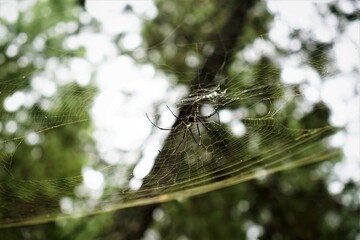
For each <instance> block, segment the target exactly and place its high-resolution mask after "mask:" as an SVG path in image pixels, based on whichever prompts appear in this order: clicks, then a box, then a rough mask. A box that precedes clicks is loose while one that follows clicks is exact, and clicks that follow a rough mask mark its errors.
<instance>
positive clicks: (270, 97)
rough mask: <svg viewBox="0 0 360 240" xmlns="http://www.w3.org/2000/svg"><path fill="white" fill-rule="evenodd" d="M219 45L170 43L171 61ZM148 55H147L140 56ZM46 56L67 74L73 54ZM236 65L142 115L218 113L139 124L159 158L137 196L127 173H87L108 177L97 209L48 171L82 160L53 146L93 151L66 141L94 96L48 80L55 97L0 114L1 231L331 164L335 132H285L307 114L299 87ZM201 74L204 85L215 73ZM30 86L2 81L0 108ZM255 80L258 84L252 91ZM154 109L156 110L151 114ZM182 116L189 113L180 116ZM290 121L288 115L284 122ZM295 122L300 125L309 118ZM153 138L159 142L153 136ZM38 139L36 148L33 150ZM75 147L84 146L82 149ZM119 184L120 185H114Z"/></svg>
mask: <svg viewBox="0 0 360 240" xmlns="http://www.w3.org/2000/svg"><path fill="white" fill-rule="evenodd" d="M264 38H265V37H264V36H261V37H260V39H264ZM224 41H225V39H219V38H217V39H215V40H214V39H213V40H210V41H207V42H194V43H190V44H186V45H184V44H182V43H180V44H179V43H175V47H176V48H178V50H177V52H182V51H187V52H189V51H191V52H193V53H195V54H198V55H201V54H199V52H200V51H201V49H203V47H204V46H206V45H207V44H209V45H211V44H213V43H215V44H223V42H224ZM168 46H169V44H168V43H165V42H161V43H160V44H158V45H157V47H160V48H166V47H168ZM153 49H154V48H148V49H146V51H150V50H153ZM48 50H53V51H54V54H56V55H57V56H58V59H59V61H60V62H57V64H59V65H61V66H63V67H65V68H66V66H67V64H68V63H67V57H68V56H69V55H71V54H74V55H76V54H77V52H75V51H73V52H71V51H70V52H69V51H67V50H63V49H59V48H53V49H50V48H48ZM231 50H232V49H224V50H223V55H224V56H226V53H227V52H229V51H231ZM325 51H326V49H325V48H324V49H322V48H321V47H320V48H318V50H317V54H316V56H315V57H314V59H316V58H318V59H319V58H320V59H322V58H325V57H324V53H325ZM300 58H301V60H302V63H303V64H307V62H308V58H307V56H300ZM205 59H206V57H205ZM242 60H243V59H238V57H237V56H236V55H233V56H232V57H230V58H225V60H224V62H221V66H224V65H225V64H227V63H231V64H232V67H230V66H229V67H228V70H225V69H223V68H222V67H220V68H219V69H216V70H215V71H214V73H215V76H213V77H216V78H218V79H219V80H218V81H217V83H216V84H215V85H212V86H203V85H201V84H199V83H192V85H190V87H189V88H188V92H187V94H183V98H177V99H176V101H174V102H166V101H163V102H160V103H155V104H153V108H152V110H151V111H149V118H150V119H152V121H154V123H155V124H156V125H158V126H162V124H163V123H164V121H160V120H161V119H162V118H163V116H164V115H168V116H170V119H171V118H173V120H172V121H173V122H174V121H176V120H177V119H176V118H175V117H174V116H173V115H172V114H171V112H170V111H169V110H168V109H167V108H166V105H168V106H169V108H170V109H171V110H172V111H173V112H174V114H175V115H176V116H178V117H179V118H180V119H185V120H186V119H188V117H189V114H194V112H193V110H192V109H191V106H194V104H199V110H200V111H199V113H198V114H199V116H208V115H209V114H211V113H212V112H214V111H215V110H216V111H217V112H218V113H219V115H217V114H214V115H213V116H212V117H210V118H208V119H204V120H203V124H202V123H199V122H198V124H196V122H192V123H189V122H183V121H184V120H182V121H180V120H178V122H177V123H176V122H175V125H172V126H173V127H172V126H171V124H172V122H170V123H169V122H165V124H166V126H167V127H169V128H172V129H173V130H171V131H166V132H163V131H162V130H160V129H157V128H156V127H154V126H152V125H151V123H150V122H148V121H147V119H146V117H145V114H141V115H142V120H143V121H142V123H143V124H147V125H148V126H149V127H151V128H152V130H151V134H149V136H155V138H156V137H159V139H160V140H159V141H161V139H162V140H163V144H162V146H161V147H160V148H159V149H155V148H156V147H152V149H153V151H155V152H157V153H158V154H157V156H156V158H155V159H154V164H153V166H152V168H151V172H150V173H148V174H147V175H146V176H145V177H144V178H143V179H141V182H142V184H141V186H140V187H139V188H138V189H134V188H131V186H130V185H129V184H128V182H129V181H131V180H132V179H134V178H136V176H135V174H134V172H133V171H132V169H133V167H129V166H127V167H125V164H123V165H122V164H113V165H111V164H104V163H103V162H100V163H96V164H94V165H95V166H96V169H97V170H98V172H100V173H101V174H102V175H103V176H105V181H104V186H103V189H102V193H101V197H98V198H96V200H94V201H89V198H87V197H84V196H83V195H81V194H78V192H77V191H78V189H79V186H80V185H81V184H82V183H83V181H84V178H85V177H84V176H82V175H79V174H78V172H77V170H74V173H69V172H66V173H63V172H61V170H60V171H59V172H57V171H55V170H53V169H57V168H60V167H61V163H62V161H64V162H67V161H71V160H72V159H76V158H77V157H79V158H81V157H82V156H77V155H76V154H75V153H74V152H73V151H71V152H70V153H69V154H68V153H66V151H65V152H64V153H63V155H62V156H61V158H59V159H57V158H56V156H52V155H51V149H50V147H54V146H59V147H60V146H61V144H57V143H56V141H60V142H64V141H65V142H66V141H69V145H72V141H74V142H75V143H77V144H79V145H80V146H79V147H78V148H76V149H79V150H80V151H81V152H85V151H87V150H86V149H88V148H87V146H92V145H91V144H89V143H88V142H86V139H87V141H89V142H91V140H90V138H89V136H88V135H89V132H87V131H88V130H84V131H82V132H81V133H80V135H81V137H80V141H75V140H74V139H73V137H71V133H72V131H75V130H76V129H77V128H80V127H81V128H83V129H88V128H89V125H91V118H90V117H89V112H88V111H89V106H91V101H92V99H93V97H94V95H95V94H96V91H97V90H96V89H95V88H93V87H86V88H85V87H79V85H77V84H74V83H67V82H66V83H63V82H61V81H59V79H58V78H57V76H55V75H54V76H52V78H50V79H51V81H53V82H55V83H56V84H55V86H56V88H57V91H55V92H54V94H52V95H49V96H46V95H42V96H41V95H40V96H39V95H38V96H36V97H37V101H34V102H33V103H32V104H31V103H29V105H28V106H26V104H24V107H23V108H22V109H20V110H19V111H16V112H15V113H16V114H14V113H13V112H11V111H10V112H9V111H6V110H4V109H1V113H0V114H1V122H2V123H3V124H4V128H6V129H7V132H6V133H4V134H2V136H1V141H0V143H1V154H0V164H1V168H0V174H1V181H2V183H1V186H0V196H1V204H0V209H1V215H0V216H1V218H0V226H1V227H11V226H19V225H28V224H37V223H41V222H48V221H53V220H55V219H62V218H69V217H78V216H86V215H90V214H96V213H100V212H106V211H113V210H116V209H121V208H127V207H133V206H141V205H146V204H152V203H158V202H164V201H170V200H174V199H179V198H186V197H190V196H194V195H198V194H201V193H205V192H209V191H214V190H217V189H221V188H224V187H227V186H231V185H234V184H238V183H241V182H245V181H248V180H250V179H256V178H260V179H261V178H264V177H266V176H267V175H269V174H271V173H274V172H278V171H282V170H287V169H291V168H296V167H299V166H302V165H306V164H310V163H313V162H319V161H324V160H329V159H332V158H334V157H335V156H337V154H338V152H337V151H335V150H331V149H328V148H326V147H324V139H325V138H326V137H328V136H330V135H331V134H332V133H333V132H334V129H333V128H332V127H330V126H317V127H312V128H301V127H300V128H298V125H296V124H294V125H295V126H292V125H291V118H294V116H296V114H295V113H294V112H296V106H297V105H301V104H304V102H306V99H305V98H304V97H303V96H302V94H301V91H299V89H298V88H299V86H298V85H284V84H282V83H280V82H279V81H275V80H274V81H268V79H269V78H270V79H272V78H275V77H274V76H277V77H278V76H280V72H281V68H280V66H273V65H272V64H270V63H266V62H265V63H264V64H263V65H262V66H261V67H260V68H258V69H256V68H251V70H249V69H250V68H249V67H248V66H243V67H238V66H237V64H238V62H240V61H242ZM259 61H260V60H259ZM259 61H255V62H254V63H252V64H254V65H255V64H257V63H259ZM319 62H320V61H319ZM55 65H56V64H55ZM249 65H251V64H250V63H249ZM157 66H158V67H160V66H162V67H164V68H165V71H166V69H167V71H166V72H168V73H169V72H170V73H172V74H178V75H179V76H180V77H179V79H180V80H179V81H180V82H181V79H186V78H189V76H192V77H193V78H194V77H195V78H196V79H198V78H201V77H202V76H201V73H200V72H199V68H200V67H199V66H196V67H194V68H192V70H190V71H181V70H180V71H179V70H175V69H174V67H173V66H172V65H169V63H168V62H166V61H164V62H160V63H158V64H157ZM329 66H330V65H329ZM311 67H312V68H313V69H314V71H316V72H317V74H319V75H320V77H322V78H325V77H328V76H331V74H332V72H331V71H329V70H328V69H325V70H324V65H323V64H316V63H315V64H313V65H312V66H311ZM234 69H235V70H234ZM226 71H227V72H226ZM248 71H250V72H248ZM206 74H208V75H209V76H210V75H211V74H213V73H209V72H206ZM36 77H39V74H38V72H27V71H26V69H25V70H23V71H19V72H17V73H16V74H15V75H14V77H12V78H7V79H5V80H4V81H1V82H0V89H1V97H2V101H4V102H5V101H9V100H7V99H9V97H10V96H14V94H18V95H17V96H18V97H19V96H21V97H22V98H27V97H29V96H31V95H32V94H34V89H26V88H25V89H23V86H24V85H26V84H27V82H28V81H30V79H34V78H36ZM256 78H260V79H262V80H261V81H258V82H257V81H253V79H256ZM32 81H34V80H32ZM25 102H26V101H25ZM4 104H5V103H4ZM312 107H315V106H312ZM159 109H162V110H161V111H158V110H159ZM184 109H189V110H188V111H187V112H186V114H185V115H184ZM319 110H322V109H319ZM159 112H161V113H159ZM289 114H291V115H290V116H288V115H289ZM298 114H300V115H301V114H302V115H306V111H303V112H301V111H300V113H298ZM14 116H16V118H14ZM184 117H185V118H184ZM26 118H31V121H30V122H28V121H26ZM14 119H16V121H15V120H14ZM21 119H25V120H23V121H21ZM164 119H169V117H167V118H164ZM289 119H290V120H289ZM289 122H290V123H289ZM184 123H185V124H184ZM189 124H190V125H189ZM12 126H15V127H13V128H14V130H11V129H12ZM198 127H199V131H198ZM190 129H191V133H190ZM56 131H62V132H63V133H64V132H65V134H64V138H63V139H59V136H58V135H57V134H56ZM159 133H160V134H163V135H161V136H158V135H156V134H159ZM191 134H192V135H193V136H192V135H191ZM32 136H35V140H31V138H32ZM126 137H127V136H124V138H126ZM37 138H43V140H42V141H40V140H36V139H37ZM81 138H83V139H85V140H83V141H81ZM194 138H195V139H194ZM200 138H201V144H200V146H199V142H200ZM76 139H78V138H76ZM37 141H38V142H37ZM54 141H55V143H54ZM51 144H54V145H53V146H52V145H51ZM39 145H40V146H42V148H41V149H42V151H43V153H42V154H40V155H41V157H39V158H38V161H37V162H34V161H33V162H29V161H27V158H28V157H27V156H26V155H23V154H25V153H31V154H33V155H32V157H29V158H30V159H31V158H34V157H33V156H36V155H37V151H39ZM81 145H82V146H81ZM147 145H150V143H149V141H144V143H143V145H141V147H140V148H139V149H137V150H136V151H133V152H136V154H135V155H136V156H137V157H138V158H140V156H142V155H145V154H146V153H145V151H144V149H145V148H146V146H147ZM47 148H49V149H47ZM130 152H131V151H130ZM91 154H97V153H96V151H91V153H90V154H89V158H90V159H91V156H90V155H91ZM125 156H127V155H125ZM50 160H51V161H50ZM84 161H86V160H84ZM47 162H48V163H47ZM29 165H33V166H32V167H30V169H35V170H36V171H34V173H31V174H27V173H23V172H21V170H18V169H21V168H22V167H23V168H24V169H25V170H26V169H29V168H28V167H29ZM104 165H105V167H104ZM132 166H134V165H132ZM16 168H18V169H16ZM46 171H50V172H51V173H50V174H48V175H47V176H49V177H48V179H46V180H44V179H37V173H38V172H41V173H44V172H46ZM39 175H40V174H39ZM40 176H42V175H40ZM119 176H120V179H123V182H124V183H121V184H119V182H120V180H119ZM64 199H67V200H69V199H71V202H72V205H73V207H72V208H71V210H68V211H64V209H61V207H60V205H61V204H60V202H61V201H63V200H64Z"/></svg>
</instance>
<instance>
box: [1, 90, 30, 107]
mask: <svg viewBox="0 0 360 240" xmlns="http://www.w3.org/2000/svg"><path fill="white" fill-rule="evenodd" d="M25 100H26V96H25V94H24V92H20V91H19V92H15V93H14V94H13V95H11V96H10V97H7V98H5V100H4V108H5V109H6V111H8V112H16V111H17V110H19V109H20V107H21V106H22V105H23V104H24V103H25Z"/></svg>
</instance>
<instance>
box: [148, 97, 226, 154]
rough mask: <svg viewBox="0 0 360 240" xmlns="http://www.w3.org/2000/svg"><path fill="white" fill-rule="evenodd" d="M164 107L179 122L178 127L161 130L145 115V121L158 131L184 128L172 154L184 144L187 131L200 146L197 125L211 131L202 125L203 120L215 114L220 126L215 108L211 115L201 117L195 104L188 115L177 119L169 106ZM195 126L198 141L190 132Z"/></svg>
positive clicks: (161, 128)
mask: <svg viewBox="0 0 360 240" xmlns="http://www.w3.org/2000/svg"><path fill="white" fill-rule="evenodd" d="M166 107H167V108H168V109H169V111H170V112H171V114H172V115H173V116H174V117H175V118H176V119H177V120H179V121H180V123H179V124H178V125H176V126H175V127H173V128H163V127H159V126H158V125H156V124H155V123H153V122H152V121H151V120H150V118H149V116H148V115H147V114H146V117H147V119H148V120H149V122H150V123H151V124H152V125H153V126H154V127H156V128H158V129H160V130H168V131H172V130H176V129H177V128H178V127H179V126H181V125H184V126H185V127H186V129H185V131H184V133H183V135H182V138H181V140H180V143H179V145H178V146H177V147H176V149H175V150H174V152H173V153H175V152H176V151H177V150H178V149H179V147H180V146H181V145H182V143H183V142H184V139H185V136H186V132H187V131H188V130H189V132H190V135H191V137H192V139H193V140H194V142H195V143H196V144H197V145H198V146H202V145H203V144H202V136H201V132H200V127H199V123H200V124H201V125H202V126H203V127H204V128H205V129H206V130H208V131H211V129H210V128H209V127H207V126H206V125H205V123H204V120H206V119H209V118H211V117H212V116H214V115H215V114H217V116H218V119H219V126H220V116H219V112H218V111H217V108H215V111H214V112H212V113H211V114H209V115H207V116H201V115H200V114H199V112H200V110H199V108H200V106H199V104H197V103H196V104H195V105H193V106H192V107H191V111H190V114H188V115H186V116H184V117H178V116H176V115H175V113H174V112H173V111H172V110H171V109H170V107H169V106H167V105H166ZM193 124H195V125H196V129H197V134H198V139H199V140H197V139H196V138H195V136H194V133H193V131H192V130H191V126H192V125H193Z"/></svg>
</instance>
